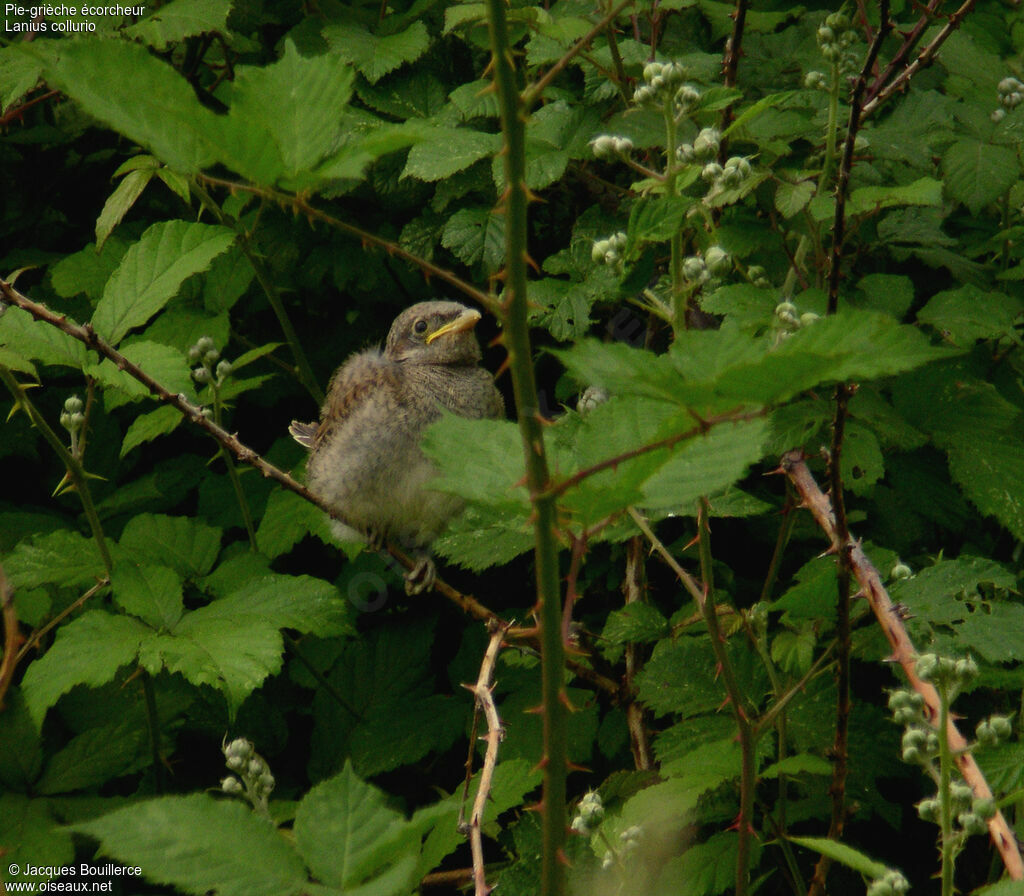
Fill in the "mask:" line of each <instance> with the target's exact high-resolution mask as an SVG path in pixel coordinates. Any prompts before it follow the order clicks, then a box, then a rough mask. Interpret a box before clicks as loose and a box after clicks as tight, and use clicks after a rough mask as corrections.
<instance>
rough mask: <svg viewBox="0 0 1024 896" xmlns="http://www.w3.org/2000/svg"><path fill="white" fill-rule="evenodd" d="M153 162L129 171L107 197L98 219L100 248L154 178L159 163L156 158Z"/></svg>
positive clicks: (97, 236)
mask: <svg viewBox="0 0 1024 896" xmlns="http://www.w3.org/2000/svg"><path fill="white" fill-rule="evenodd" d="M153 163H154V164H153V165H152V167H149V168H143V169H136V170H135V171H129V172H128V174H126V175H125V176H124V178H123V179H122V180H121V183H119V184H118V185H117V188H116V189H115V190H114V192H113V193H111V194H110V195H109V196H108V197H107V201H106V202H105V203H103V210H102V211H101V212H100V216H99V217H98V218H97V219H96V246H97V247H98V248H102V246H103V244H104V243H105V242H106V241H107V237H108V236H110V234H111V231H113V229H114V228H115V227H117V225H118V224H120V223H121V220H122V219H123V218H124V216H125V215H126V214H128V210H129V209H130V208H131V207H132V206H133V205H135V200H136V199H138V198H139V197H140V196H141V195H142V191H143V190H145V189H146V184H148V183H149V182H150V180H152V178H153V174H154V173H155V171H156V168H157V166H158V165H159V162H157V161H156V159H153Z"/></svg>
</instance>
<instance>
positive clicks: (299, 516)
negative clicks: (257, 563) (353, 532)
mask: <svg viewBox="0 0 1024 896" xmlns="http://www.w3.org/2000/svg"><path fill="white" fill-rule="evenodd" d="M307 535H314V536H316V537H317V538H319V539H320V540H321V541H322V542H323V543H324V544H332V543H333V541H334V539H333V538H332V536H331V531H330V525H329V524H328V522H327V518H326V516H325V515H324V512H323V511H322V510H320V509H319V508H318V507H315V506H314V505H313V504H311V503H310V502H309V501H306V500H305V499H303V498H300V497H299V496H298V495H296V494H294V493H292V492H285V491H276V492H274V493H273V494H272V495H271V496H270V498H269V499H268V500H267V509H266V511H264V513H263V519H262V520H260V526H259V529H258V530H257V531H256V543H257V544H258V545H259V547H260V553H262V554H265V555H266V556H268V557H279V556H280V555H281V554H286V553H287V552H288V551H290V550H291V549H292V548H293V547H295V545H296V544H298V543H299V541H301V540H302V539H303V538H305V537H306V536H307Z"/></svg>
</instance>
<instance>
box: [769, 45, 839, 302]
mask: <svg viewBox="0 0 1024 896" xmlns="http://www.w3.org/2000/svg"><path fill="white" fill-rule="evenodd" d="M841 86H842V78H841V76H840V71H839V65H838V64H837V63H833V64H832V80H831V83H830V84H829V90H828V124H827V125H826V128H827V130H826V131H825V157H824V158H823V159H822V161H821V172H820V173H819V174H818V183H817V186H816V187H815V188H814V195H815V196H821V195H823V193H824V192H825V190H827V189H828V186H829V181H830V180H831V179H832V168H833V167H834V166H835V162H836V146H837V145H838V135H837V133H836V128H837V127H838V126H839V89H840V87H841ZM810 247H811V240H810V237H809V236H808V235H807V234H804V235H803V236H802V237H800V242H799V243H797V247H796V252H794V253H793V264H792V266H791V267H790V269H789V271H788V272H787V273H786V281H785V283H783V285H782V295H783V298H786V299H789V298H791V297H792V295H793V289H794V287H795V286H796V278H797V271H798V270H799V269H800V267H801V265H802V264H803V262H804V259H805V258H806V257H807V251H808V250H809V249H810Z"/></svg>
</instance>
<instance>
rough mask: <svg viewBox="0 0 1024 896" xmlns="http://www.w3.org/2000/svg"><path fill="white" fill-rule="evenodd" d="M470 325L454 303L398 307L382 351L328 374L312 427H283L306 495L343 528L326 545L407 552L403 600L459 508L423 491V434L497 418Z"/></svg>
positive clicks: (425, 586)
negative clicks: (435, 426)
mask: <svg viewBox="0 0 1024 896" xmlns="http://www.w3.org/2000/svg"><path fill="white" fill-rule="evenodd" d="M479 320H480V312H479V311H476V310H475V309H473V308H469V307H467V306H465V305H462V304H460V303H458V302H450V301H429V302H419V303H418V304H415V305H413V306H411V307H409V308H406V309H405V311H403V312H402V313H401V314H399V315H398V317H397V318H395V321H394V323H393V324H392V325H391V329H390V331H389V332H388V335H387V339H386V340H385V342H384V347H383V349H381V348H370V349H367V350H364V351H360V352H357V353H356V354H354V355H352V356H351V357H350V358H349V359H348V360H347V361H345V363H344V364H342V365H341V367H339V368H338V369H337V370H336V371H335V373H334V375H333V376H332V377H331V381H330V386H329V387H328V392H327V399H326V401H325V402H324V405H323V407H322V408H321V410H320V420H319V423H302V422H299V421H297V420H293V421H292V423H291V425H290V426H289V428H288V429H289V432H290V433H291V435H292V438H294V439H295V441H297V442H298V443H299V444H300V445H302V446H303V447H305V448H308V449H309V457H308V459H307V462H306V484H307V486H308V488H309V490H310V491H311V492H313V494H315V495H317V496H319V497H320V498H321V499H323V500H324V501H325V502H326V503H327V504H328V505H329V506H330V507H331V508H332V509H333V510H334V512H335V513H336V514H337V516H338V517H340V518H341V519H342V520H344V521H345V522H344V523H341V522H339V521H338V520H336V519H335V520H332V527H333V529H334V532H335V535H336V536H338V537H339V538H340V539H342V540H353V534H355V535H356V536H357V537H359V536H362V538H363V539H365V540H366V541H367V542H368V543H369V545H370V546H371V547H372V548H375V549H379V548H381V547H383V545H384V543H385V542H386V541H387V540H389V539H390V540H394V541H397V542H398V543H400V544H401V545H402V546H404V547H406V548H407V549H411V551H412V552H413V553H414V555H415V564H414V566H413V568H412V569H411V570H410V571H409V572H408V573H407V574H406V577H405V590H406V592H407V593H409V594H417V593H420V592H422V591H426V590H429V589H430V588H432V587H433V584H434V580H435V577H436V569H435V567H434V563H433V560H432V559H431V557H430V554H429V551H428V550H427V549H428V548H429V546H430V544H431V543H432V542H433V541H434V540H435V539H436V538H437V537H438V535H440V534H441V532H442V531H443V530H444V528H445V527H446V525H447V524H448V522H449V521H450V520H451V519H452V518H453V517H454V516H456V515H457V514H458V513H459V512H460V511H461V510H462V507H463V502H462V501H461V499H459V498H458V497H456V496H454V495H449V494H445V493H443V492H439V491H435V490H433V489H431V488H430V480H431V479H432V478H433V477H434V476H435V475H436V474H437V470H436V468H435V466H434V464H433V463H432V462H431V461H430V460H429V459H428V458H427V457H426V455H424V453H423V451H422V450H421V449H420V440H421V438H422V436H423V432H424V430H426V428H427V427H428V426H429V425H430V424H431V423H433V422H434V421H436V420H438V419H439V418H440V417H441V416H442V414H443V413H444V412H445V411H449V412H451V413H453V414H457V415H458V416H460V417H467V418H470V419H483V418H491V419H494V418H500V417H504V416H505V401H504V399H503V398H502V395H501V393H500V392H499V391H498V389H497V388H496V386H495V385H494V378H493V377H492V376H491V374H490V373H489V372H488V371H487V370H486V369H484V368H483V367H481V366H480V361H481V359H482V354H481V351H480V344H479V342H478V341H477V338H476V334H475V333H474V327H475V326H476V324H477V322H478V321H479ZM346 524H347V525H346ZM353 529H354V530H356V532H355V533H353Z"/></svg>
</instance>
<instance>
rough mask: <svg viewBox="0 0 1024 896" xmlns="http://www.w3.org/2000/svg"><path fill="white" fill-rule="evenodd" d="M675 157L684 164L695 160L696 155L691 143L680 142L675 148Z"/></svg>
mask: <svg viewBox="0 0 1024 896" xmlns="http://www.w3.org/2000/svg"><path fill="white" fill-rule="evenodd" d="M676 158H677V159H678V160H679V161H680V162H683V163H684V164H686V165H689V164H690V163H691V162H693V161H695V160H696V156H695V155H694V154H693V144H691V143H680V144H679V146H678V148H677V149H676Z"/></svg>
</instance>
